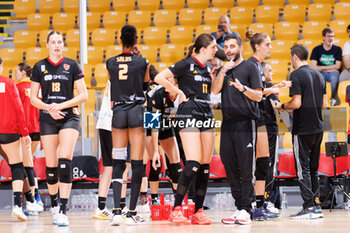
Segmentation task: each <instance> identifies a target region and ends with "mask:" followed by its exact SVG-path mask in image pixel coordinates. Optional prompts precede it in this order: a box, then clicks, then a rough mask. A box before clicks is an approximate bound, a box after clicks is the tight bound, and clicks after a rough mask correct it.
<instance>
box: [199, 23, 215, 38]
mask: <svg viewBox="0 0 350 233" xmlns="http://www.w3.org/2000/svg"><path fill="white" fill-rule="evenodd" d="M217 30H218V25H216V24H214V25H208V24H205V25H199V26H197V27H196V29H195V31H196V37H198V36H199V35H200V34H203V33H208V34H210V33H212V32H216V31H217Z"/></svg>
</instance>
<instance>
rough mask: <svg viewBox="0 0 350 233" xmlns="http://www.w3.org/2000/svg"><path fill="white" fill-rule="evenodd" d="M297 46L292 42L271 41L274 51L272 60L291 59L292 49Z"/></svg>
mask: <svg viewBox="0 0 350 233" xmlns="http://www.w3.org/2000/svg"><path fill="white" fill-rule="evenodd" d="M294 44H295V42H294V41H290V40H273V41H271V45H272V51H271V58H273V59H287V60H288V59H290V48H291V47H292V46H293V45H294Z"/></svg>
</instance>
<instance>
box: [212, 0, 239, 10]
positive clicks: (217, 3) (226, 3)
mask: <svg viewBox="0 0 350 233" xmlns="http://www.w3.org/2000/svg"><path fill="white" fill-rule="evenodd" d="M211 3H212V4H213V6H214V7H222V8H227V9H230V8H232V7H233V4H234V1H232V0H212V1H211Z"/></svg>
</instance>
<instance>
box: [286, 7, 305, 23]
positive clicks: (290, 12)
mask: <svg viewBox="0 0 350 233" xmlns="http://www.w3.org/2000/svg"><path fill="white" fill-rule="evenodd" d="M305 16H306V5H295V4H289V5H286V6H284V10H283V18H284V19H285V21H287V22H296V23H298V24H299V25H303V24H304V21H305Z"/></svg>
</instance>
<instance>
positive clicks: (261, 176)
mask: <svg viewBox="0 0 350 233" xmlns="http://www.w3.org/2000/svg"><path fill="white" fill-rule="evenodd" d="M269 164H270V158H269V157H262V158H257V159H256V170H255V177H256V180H265V177H266V175H267V171H268V170H269Z"/></svg>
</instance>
